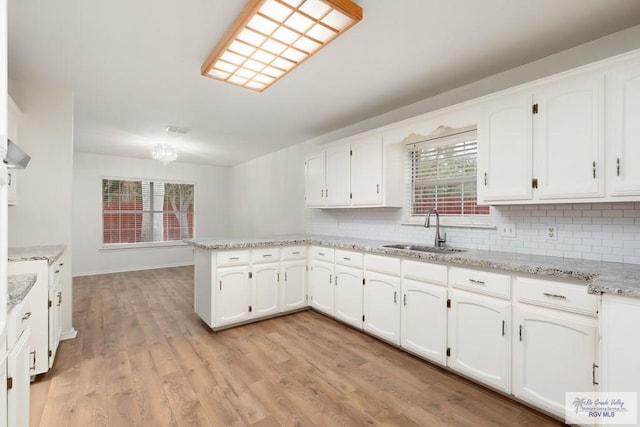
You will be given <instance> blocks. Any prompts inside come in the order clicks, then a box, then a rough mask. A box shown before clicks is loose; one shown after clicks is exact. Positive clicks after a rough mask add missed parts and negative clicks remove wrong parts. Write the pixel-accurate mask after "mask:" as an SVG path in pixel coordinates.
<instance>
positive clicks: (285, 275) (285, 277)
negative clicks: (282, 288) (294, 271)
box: [284, 271, 287, 282]
mask: <svg viewBox="0 0 640 427" xmlns="http://www.w3.org/2000/svg"><path fill="white" fill-rule="evenodd" d="M284 281H285V282H286V281H287V272H286V271H285V272H284Z"/></svg>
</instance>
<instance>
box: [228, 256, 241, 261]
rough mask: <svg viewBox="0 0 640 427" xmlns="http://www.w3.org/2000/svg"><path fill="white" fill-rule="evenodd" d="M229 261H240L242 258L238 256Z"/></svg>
mask: <svg viewBox="0 0 640 427" xmlns="http://www.w3.org/2000/svg"><path fill="white" fill-rule="evenodd" d="M229 261H240V257H237V256H234V257H230V258H229Z"/></svg>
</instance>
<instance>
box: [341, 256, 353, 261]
mask: <svg viewBox="0 0 640 427" xmlns="http://www.w3.org/2000/svg"><path fill="white" fill-rule="evenodd" d="M342 259H343V260H345V261H351V258H349V257H346V256H343V257H342Z"/></svg>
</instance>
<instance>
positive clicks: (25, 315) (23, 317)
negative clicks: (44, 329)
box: [22, 311, 31, 320]
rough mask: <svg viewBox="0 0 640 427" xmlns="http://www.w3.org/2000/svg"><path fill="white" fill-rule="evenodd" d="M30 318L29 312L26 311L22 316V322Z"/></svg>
mask: <svg viewBox="0 0 640 427" xmlns="http://www.w3.org/2000/svg"><path fill="white" fill-rule="evenodd" d="M30 317H31V312H30V311H27V312H26V313H25V314H24V316H22V320H29V318H30Z"/></svg>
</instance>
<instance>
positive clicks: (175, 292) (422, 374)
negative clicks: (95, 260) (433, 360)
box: [30, 267, 561, 427]
mask: <svg viewBox="0 0 640 427" xmlns="http://www.w3.org/2000/svg"><path fill="white" fill-rule="evenodd" d="M73 286H74V313H73V315H74V326H75V327H76V329H77V330H78V337H77V338H76V339H74V340H70V341H63V342H62V343H61V345H60V348H59V350H58V355H57V357H56V362H55V365H54V368H53V369H52V370H51V371H50V372H49V373H47V374H45V375H42V376H40V377H39V378H38V379H37V380H36V382H35V383H33V384H32V386H31V414H30V416H31V426H42V427H45V426H46V427H49V426H52V427H60V426H65V427H66V426H82V427H85V426H118V427H120V426H153V427H156V426H361V425H386V426H446V425H451V426H474V427H477V426H532V427H533V426H535V427H540V426H552V425H561V423H559V422H557V421H555V420H553V419H551V418H548V417H546V416H544V415H542V414H539V413H537V412H536V411H534V410H532V409H529V408H527V407H525V406H523V405H520V404H518V403H516V402H513V401H511V400H509V399H507V398H505V397H503V396H501V395H499V394H497V393H494V392H492V391H490V390H487V389H485V388H483V387H481V386H479V385H476V384H473V383H472V382H470V381H467V380H465V379H462V378H460V377H458V376H456V375H454V374H452V373H450V372H448V371H446V370H444V369H441V368H439V367H437V366H435V365H432V364H430V363H427V362H424V361H422V360H420V359H418V358H416V357H413V356H411V355H409V354H407V353H404V352H402V351H400V350H398V349H396V348H394V347H392V346H389V345H387V344H384V343H382V342H380V341H378V340H376V339H374V338H371V337H369V336H367V335H364V334H362V333H360V332H358V331H355V330H353V329H351V328H349V327H347V326H344V325H342V324H340V323H339V322H336V321H333V320H331V319H328V318H327V317H324V316H322V315H320V314H318V313H315V312H312V311H306V312H302V313H297V314H293V315H289V316H285V317H281V318H277V319H271V320H267V321H264V322H260V323H255V324H251V325H246V326H241V327H237V328H233V329H228V330H226V331H222V332H217V333H213V332H211V331H210V330H209V329H208V327H207V326H206V325H205V324H204V323H203V322H201V321H200V319H199V318H198V317H197V316H196V315H195V314H194V313H193V309H192V306H193V303H192V300H193V269H192V268H191V267H180V268H168V269H158V270H148V271H141V272H131V273H117V274H105V275H98V276H90V277H82V278H76V279H74V282H73Z"/></svg>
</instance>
